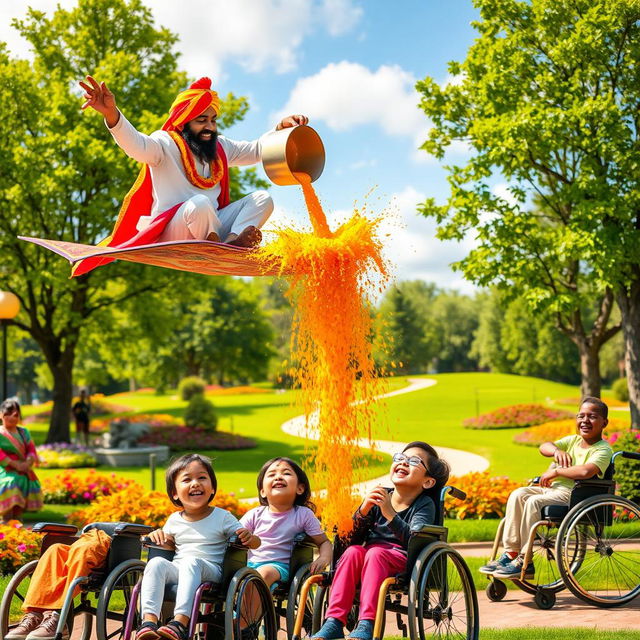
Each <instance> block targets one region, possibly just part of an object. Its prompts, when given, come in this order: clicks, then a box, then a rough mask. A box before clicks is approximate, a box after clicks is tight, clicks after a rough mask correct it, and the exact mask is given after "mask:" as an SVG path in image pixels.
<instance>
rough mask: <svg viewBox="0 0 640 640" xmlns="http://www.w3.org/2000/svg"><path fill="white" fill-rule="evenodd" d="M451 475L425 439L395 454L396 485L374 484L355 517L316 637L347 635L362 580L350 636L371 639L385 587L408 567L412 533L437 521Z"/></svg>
mask: <svg viewBox="0 0 640 640" xmlns="http://www.w3.org/2000/svg"><path fill="white" fill-rule="evenodd" d="M448 478H449V465H448V464H447V463H446V462H445V461H444V460H443V459H442V458H440V457H439V456H438V454H437V452H436V451H435V449H434V448H433V447H432V446H430V445H428V444H427V443H426V442H421V441H415V442H410V443H409V444H408V445H407V446H406V447H405V448H404V449H403V451H402V453H396V454H395V455H394V456H393V462H392V463H391V482H392V483H393V488H391V489H388V488H386V487H381V486H377V487H375V488H374V489H372V490H371V491H370V492H369V493H368V494H367V496H366V497H365V499H364V501H363V502H362V504H361V505H360V506H359V507H358V509H357V511H356V512H355V514H354V516H353V518H354V527H353V531H352V533H351V536H350V539H349V543H350V546H349V547H347V549H346V550H345V552H344V553H343V554H342V556H340V560H339V561H338V566H337V567H336V572H335V576H334V578H333V582H332V583H331V592H330V594H329V606H328V607H327V611H326V614H325V615H326V618H325V622H324V624H323V625H322V627H321V628H320V629H319V630H318V632H317V633H315V634H314V638H318V639H322V640H339V639H340V638H344V631H343V628H344V625H345V623H346V621H347V614H348V613H349V611H350V610H351V607H352V605H353V602H354V598H355V595H356V589H357V587H358V585H360V608H359V612H358V625H357V626H356V627H355V629H354V630H353V631H352V632H351V633H350V634H349V638H354V639H357V640H371V638H372V637H373V622H374V620H375V617H376V609H377V603H378V592H379V591H380V586H381V585H382V583H383V581H384V579H385V578H388V577H389V576H393V575H396V574H398V573H401V572H403V571H404V570H405V569H406V566H407V547H408V544H409V537H410V536H411V533H412V532H414V531H419V530H420V529H421V528H422V527H423V526H425V525H429V524H434V522H435V519H436V513H437V506H436V505H437V504H438V502H439V499H440V490H441V489H442V487H443V486H444V485H445V483H446V482H447V480H448Z"/></svg>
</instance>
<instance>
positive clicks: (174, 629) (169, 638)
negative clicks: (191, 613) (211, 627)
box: [136, 620, 189, 640]
mask: <svg viewBox="0 0 640 640" xmlns="http://www.w3.org/2000/svg"><path fill="white" fill-rule="evenodd" d="M158 635H159V636H160V637H161V638H166V640H189V629H187V627H185V626H184V625H183V624H182V622H178V621H177V620H171V622H167V624H163V625H162V626H161V627H158ZM136 640H137V638H136Z"/></svg>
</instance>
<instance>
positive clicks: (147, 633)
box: [135, 620, 160, 640]
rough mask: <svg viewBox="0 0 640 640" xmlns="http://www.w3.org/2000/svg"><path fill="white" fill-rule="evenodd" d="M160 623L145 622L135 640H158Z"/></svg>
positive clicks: (139, 628)
mask: <svg viewBox="0 0 640 640" xmlns="http://www.w3.org/2000/svg"><path fill="white" fill-rule="evenodd" d="M159 637H160V636H159V635H158V623H157V622H151V620H145V622H143V623H142V624H141V625H140V626H139V627H138V630H137V631H136V637H135V640H158V638H159Z"/></svg>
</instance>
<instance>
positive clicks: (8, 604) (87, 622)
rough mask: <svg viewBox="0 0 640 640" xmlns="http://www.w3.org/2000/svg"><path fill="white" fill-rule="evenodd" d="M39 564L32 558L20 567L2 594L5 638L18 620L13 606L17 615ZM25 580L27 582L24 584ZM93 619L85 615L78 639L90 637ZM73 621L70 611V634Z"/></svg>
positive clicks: (1, 626) (1, 628)
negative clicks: (29, 580) (12, 611)
mask: <svg viewBox="0 0 640 640" xmlns="http://www.w3.org/2000/svg"><path fill="white" fill-rule="evenodd" d="M37 564H38V560H32V561H31V562H27V564H25V565H24V566H23V567H20V569H18V570H17V571H16V573H15V574H14V575H13V577H12V578H11V580H10V581H9V583H8V584H7V587H6V588H5V590H4V593H3V594H2V602H1V603H0V632H1V633H2V635H1V636H0V637H2V638H4V637H5V636H6V635H7V633H8V632H9V629H10V628H11V627H12V626H14V625H15V624H17V622H18V620H17V619H16V620H12V619H11V608H12V606H13V609H14V616H15V610H16V608H18V609H19V607H20V606H22V603H23V602H24V598H25V596H26V595H27V589H28V585H27V584H26V580H27V578H30V577H31V575H32V574H33V572H34V571H35V570H36V566H37ZM23 582H24V583H25V584H22V583H23ZM19 617H22V614H21V613H20V614H19ZM91 621H92V618H91V616H90V615H87V614H84V615H83V623H84V624H83V628H82V632H81V635H80V637H79V639H78V640H88V639H89V636H90V634H91ZM73 623H74V616H73V612H70V613H69V616H68V619H67V625H68V627H69V633H70V634H71V633H73Z"/></svg>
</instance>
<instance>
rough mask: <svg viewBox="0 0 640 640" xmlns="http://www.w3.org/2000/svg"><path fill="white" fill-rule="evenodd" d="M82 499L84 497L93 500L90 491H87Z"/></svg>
mask: <svg viewBox="0 0 640 640" xmlns="http://www.w3.org/2000/svg"><path fill="white" fill-rule="evenodd" d="M82 497H83V498H91V494H90V493H89V492H88V491H85V492H84V493H83V494H82Z"/></svg>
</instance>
